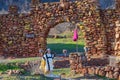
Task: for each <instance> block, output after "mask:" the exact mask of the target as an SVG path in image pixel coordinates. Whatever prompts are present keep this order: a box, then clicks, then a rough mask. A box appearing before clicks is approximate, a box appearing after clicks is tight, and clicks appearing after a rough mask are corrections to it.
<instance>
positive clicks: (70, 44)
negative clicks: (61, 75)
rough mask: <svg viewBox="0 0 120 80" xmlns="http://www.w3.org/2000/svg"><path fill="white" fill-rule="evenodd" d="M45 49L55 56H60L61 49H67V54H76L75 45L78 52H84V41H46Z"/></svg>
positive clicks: (64, 39)
mask: <svg viewBox="0 0 120 80" xmlns="http://www.w3.org/2000/svg"><path fill="white" fill-rule="evenodd" d="M47 43H48V45H47V47H48V48H51V50H52V51H54V52H56V53H57V54H61V53H62V50H63V49H67V50H68V53H70V52H76V46H77V45H76V44H78V51H79V52H84V49H83V47H84V43H85V42H84V39H79V40H78V41H77V42H74V41H73V40H72V38H63V39H54V38H53V39H52V38H48V39H47Z"/></svg>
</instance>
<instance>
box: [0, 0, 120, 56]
mask: <svg viewBox="0 0 120 80" xmlns="http://www.w3.org/2000/svg"><path fill="white" fill-rule="evenodd" d="M17 9H18V8H17V6H10V8H9V14H3V15H0V45H1V46H0V53H1V54H4V55H8V56H9V55H12V56H13V55H14V56H19V57H20V56H21V57H22V56H37V55H38V51H39V49H42V50H44V51H45V49H46V44H47V41H46V40H47V36H48V33H49V31H50V29H51V28H53V27H54V26H55V25H57V24H59V23H62V22H71V23H72V24H77V23H82V26H83V27H82V28H81V30H82V31H83V33H84V38H85V42H86V46H88V47H89V48H90V49H89V51H88V53H89V54H101V53H109V54H113V53H114V50H112V49H113V48H111V42H114V40H112V41H111V40H110V41H109V36H110V38H111V39H114V37H111V35H112V36H114V33H115V32H114V30H113V29H114V28H111V27H109V24H108V22H105V19H106V18H107V20H106V21H109V20H113V19H112V18H111V15H105V14H106V12H104V11H101V10H100V9H99V7H98V3H97V1H94V0H84V1H75V2H67V1H61V2H58V3H40V4H39V2H38V0H32V3H31V11H30V12H29V13H18V12H17ZM118 13H119V12H117V11H115V12H114V11H113V12H112V13H109V11H108V14H114V15H113V16H115V17H116V16H119V14H118ZM105 16H106V17H105ZM103 17H105V18H103ZM109 18H110V19H109ZM116 20H117V18H115V21H116ZM103 22H105V23H103ZM112 23H113V24H114V21H113V22H112ZM106 25H108V26H106ZM108 27H109V28H108ZM106 30H108V31H109V33H110V34H111V35H109V33H106ZM112 32H113V33H112ZM107 47H108V48H107Z"/></svg>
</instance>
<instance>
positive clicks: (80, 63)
mask: <svg viewBox="0 0 120 80" xmlns="http://www.w3.org/2000/svg"><path fill="white" fill-rule="evenodd" d="M78 54H80V53H71V54H70V55H69V61H70V70H71V74H72V75H76V74H81V75H83V76H88V75H89V74H90V75H99V76H104V77H107V78H111V79H113V78H114V79H116V80H119V79H120V63H116V64H115V65H114V66H109V65H108V64H106V61H107V60H106V59H101V60H100V59H99V60H98V61H97V60H92V59H91V60H90V61H87V62H85V60H81V56H79V55H78ZM85 63H86V65H84V64H85ZM91 64H92V65H91ZM105 64H106V65H107V66H106V65H105Z"/></svg>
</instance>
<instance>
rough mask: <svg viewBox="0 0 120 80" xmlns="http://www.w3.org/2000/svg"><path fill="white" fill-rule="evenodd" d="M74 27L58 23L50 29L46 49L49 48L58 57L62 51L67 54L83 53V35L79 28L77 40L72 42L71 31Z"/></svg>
mask: <svg viewBox="0 0 120 80" xmlns="http://www.w3.org/2000/svg"><path fill="white" fill-rule="evenodd" d="M75 27H76V25H75V24H73V23H70V22H63V23H59V24H57V25H55V26H54V28H51V30H50V32H49V35H48V38H47V47H49V48H51V49H52V51H54V52H55V53H56V54H58V55H60V56H61V55H62V54H63V51H64V50H67V53H68V54H69V53H70V52H76V51H77V48H78V52H84V48H83V47H84V45H85V40H84V35H83V33H82V31H81V30H80V28H79V27H78V40H77V41H73V39H72V37H73V31H74V29H75Z"/></svg>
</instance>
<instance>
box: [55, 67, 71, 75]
mask: <svg viewBox="0 0 120 80" xmlns="http://www.w3.org/2000/svg"><path fill="white" fill-rule="evenodd" d="M62 73H65V74H70V68H60V69H54V71H53V74H56V75H60V74H62Z"/></svg>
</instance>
